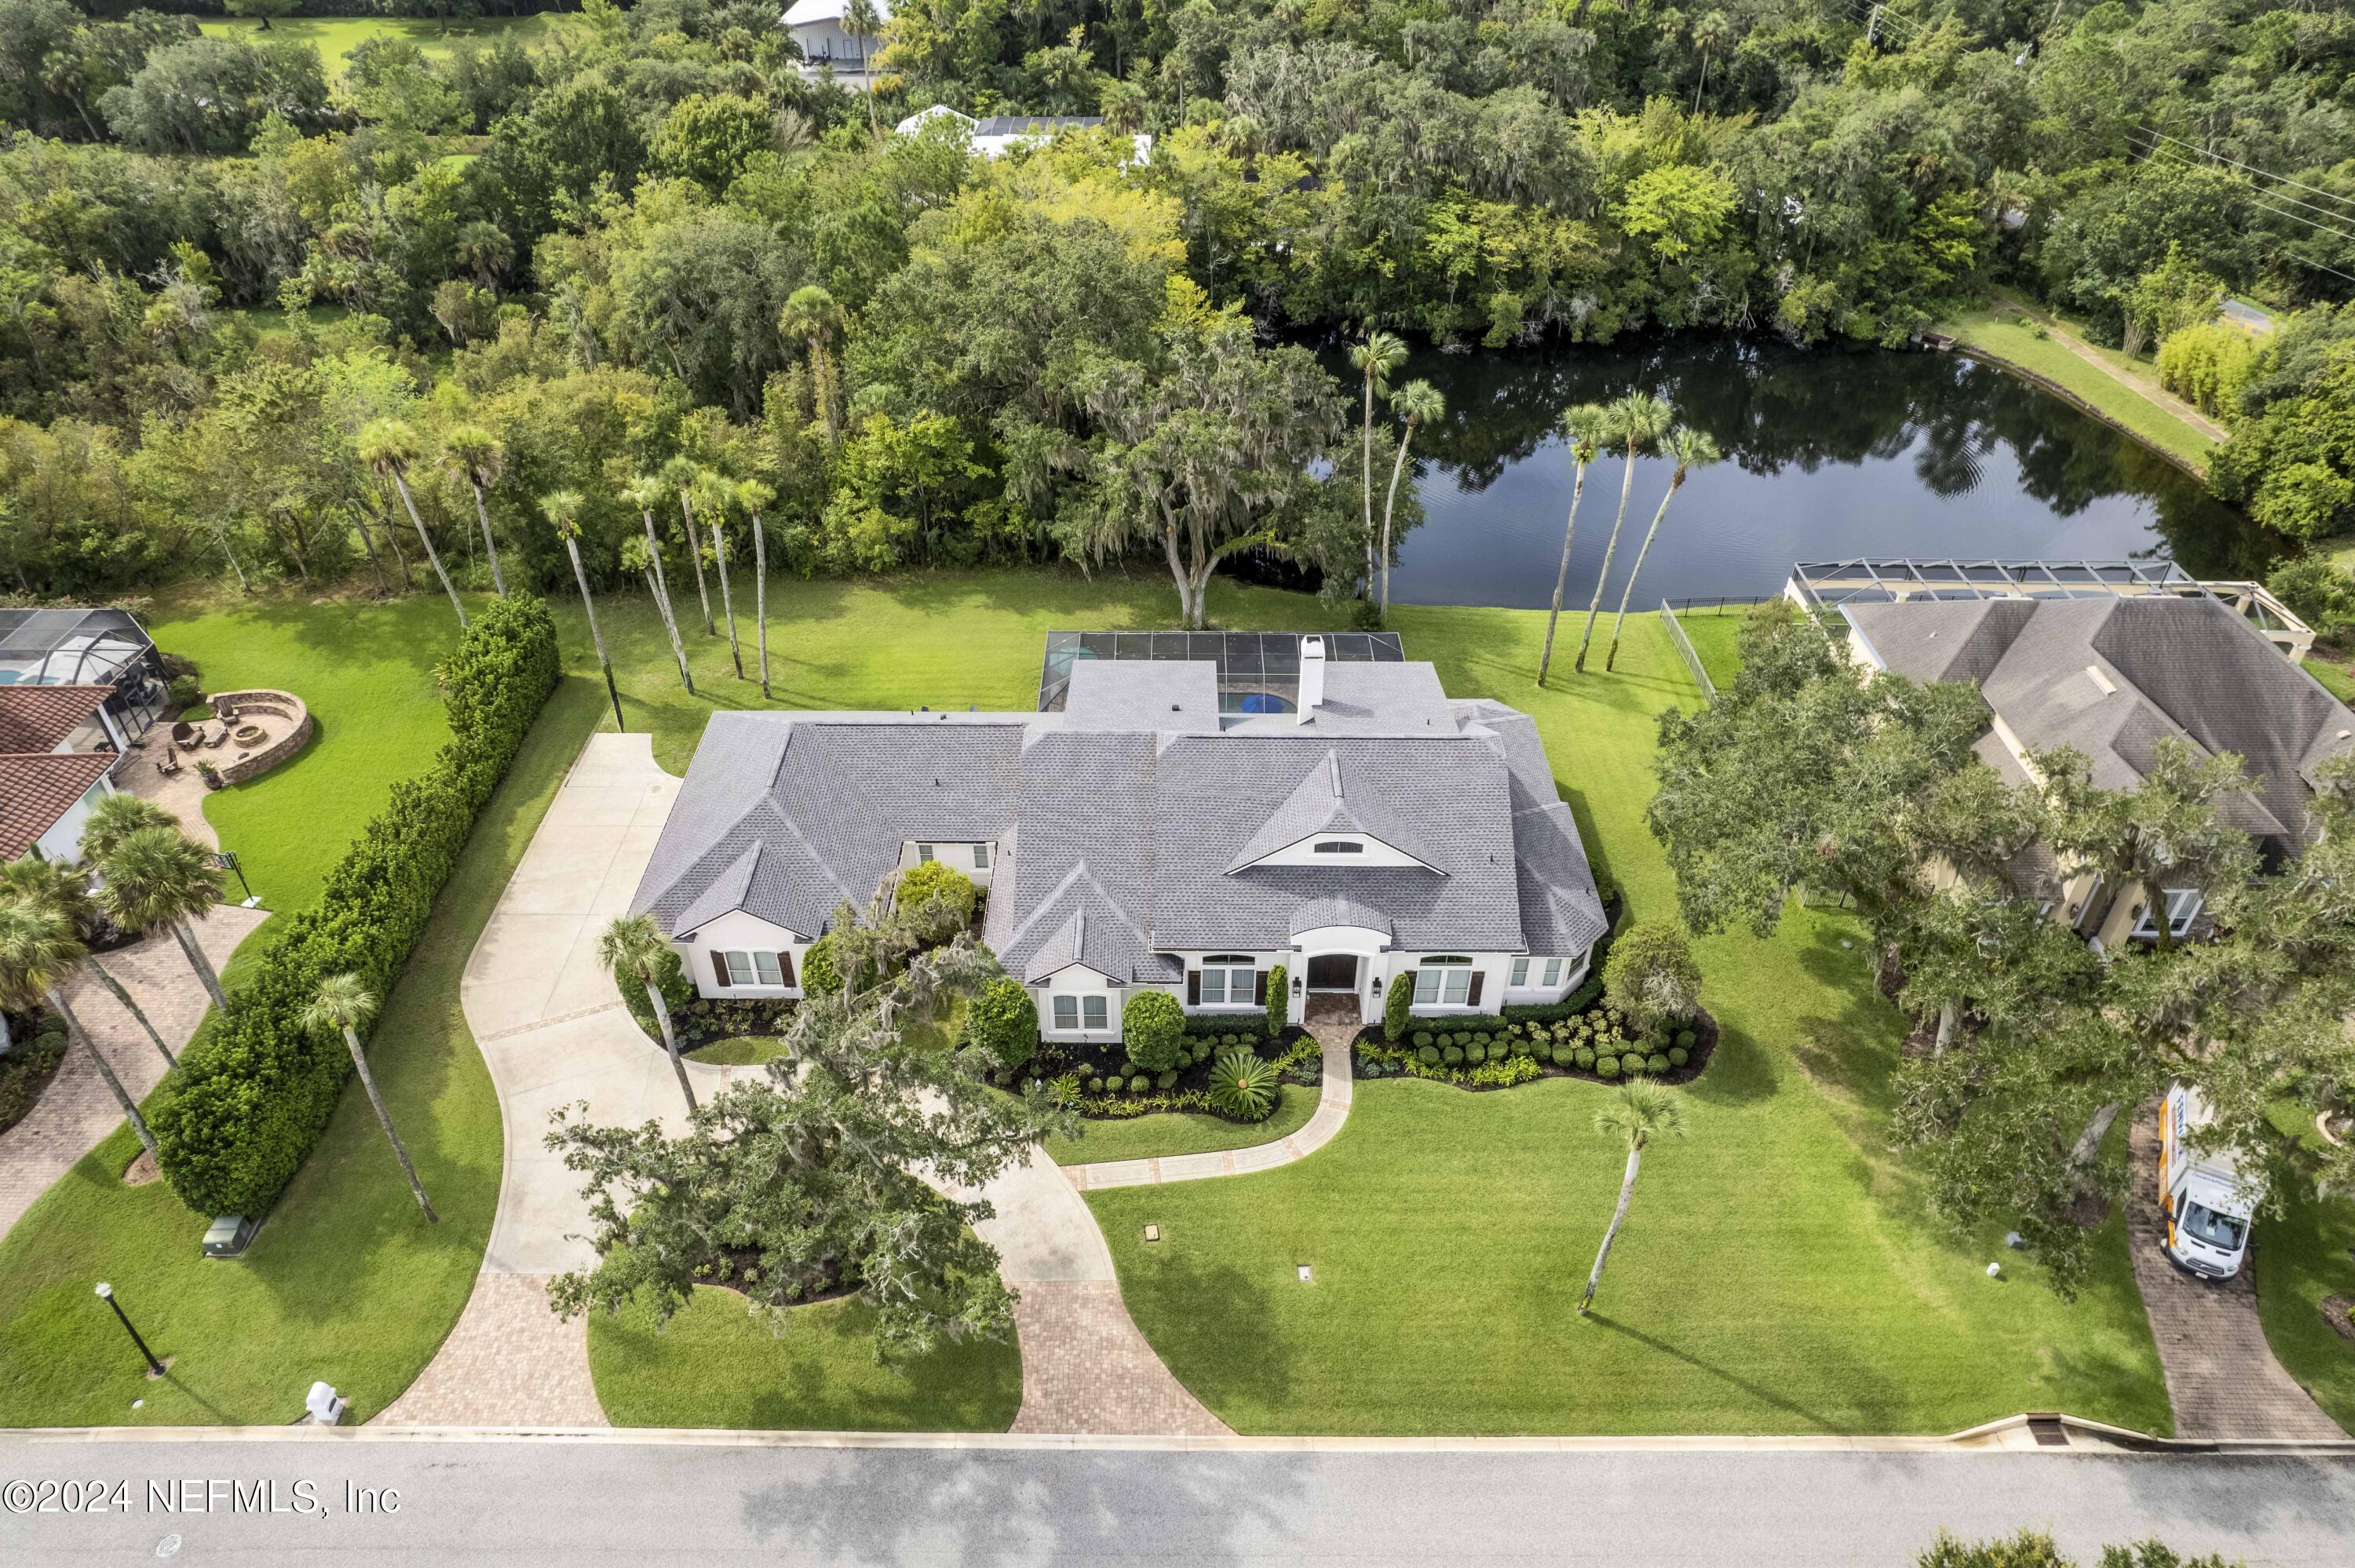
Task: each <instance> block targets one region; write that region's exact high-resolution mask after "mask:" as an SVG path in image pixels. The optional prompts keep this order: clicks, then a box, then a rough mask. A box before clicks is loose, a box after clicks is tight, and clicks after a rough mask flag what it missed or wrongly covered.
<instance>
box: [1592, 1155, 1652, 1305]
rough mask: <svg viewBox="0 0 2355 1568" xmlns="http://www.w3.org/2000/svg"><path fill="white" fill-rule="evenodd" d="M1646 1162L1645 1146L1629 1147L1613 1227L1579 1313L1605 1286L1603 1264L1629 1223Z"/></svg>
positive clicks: (1605, 1238) (1598, 1255)
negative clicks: (1631, 1202)
mask: <svg viewBox="0 0 2355 1568" xmlns="http://www.w3.org/2000/svg"><path fill="white" fill-rule="evenodd" d="M1643 1164H1644V1146H1643V1145H1642V1144H1640V1143H1634V1144H1630V1145H1628V1147H1627V1173H1626V1174H1625V1175H1624V1176H1622V1177H1621V1178H1620V1179H1619V1206H1618V1207H1617V1208H1615V1209H1614V1210H1612V1211H1611V1228H1610V1229H1609V1230H1607V1231H1604V1233H1603V1248H1602V1250H1601V1251H1599V1252H1597V1253H1596V1254H1595V1255H1594V1272H1593V1273H1592V1274H1590V1275H1588V1276H1587V1277H1586V1294H1585V1295H1583V1296H1582V1297H1580V1298H1578V1315H1579V1316H1580V1317H1582V1318H1583V1317H1585V1316H1586V1309H1587V1308H1589V1307H1592V1306H1593V1305H1594V1293H1595V1291H1597V1290H1599V1289H1601V1288H1602V1287H1603V1266H1604V1264H1606V1263H1608V1262H1610V1261H1611V1244H1612V1243H1613V1242H1614V1241H1617V1240H1618V1239H1619V1227H1620V1226H1621V1225H1623V1224H1626V1223H1627V1204H1628V1202H1629V1200H1631V1199H1633V1198H1634V1197H1635V1196H1636V1171H1639V1170H1640V1169H1642V1167H1643Z"/></svg>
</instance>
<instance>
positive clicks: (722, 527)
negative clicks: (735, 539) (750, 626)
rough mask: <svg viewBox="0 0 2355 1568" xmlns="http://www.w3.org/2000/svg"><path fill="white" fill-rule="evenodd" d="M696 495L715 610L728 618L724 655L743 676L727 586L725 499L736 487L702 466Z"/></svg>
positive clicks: (732, 495)
mask: <svg viewBox="0 0 2355 1568" xmlns="http://www.w3.org/2000/svg"><path fill="white" fill-rule="evenodd" d="M695 493H696V498H697V499H698V500H699V501H701V502H702V503H703V514H704V520H705V521H706V522H708V523H709V524H711V559H712V564H713V565H714V566H715V567H718V568H719V613H720V616H721V618H722V619H724V620H726V621H727V622H728V657H729V658H730V659H731V660H733V661H735V664H736V678H737V679H738V680H740V681H741V680H742V679H743V678H744V651H743V649H742V648H741V646H740V645H739V644H738V643H737V641H736V599H735V596H734V595H733V594H731V593H730V591H729V588H728V503H730V502H731V501H734V500H735V499H736V487H735V486H734V485H732V484H730V483H729V482H728V481H727V480H726V479H724V478H723V477H721V476H720V475H719V474H717V473H714V472H713V471H711V470H709V469H705V470H704V471H702V472H701V473H700V474H698V475H697V476H696V481H695Z"/></svg>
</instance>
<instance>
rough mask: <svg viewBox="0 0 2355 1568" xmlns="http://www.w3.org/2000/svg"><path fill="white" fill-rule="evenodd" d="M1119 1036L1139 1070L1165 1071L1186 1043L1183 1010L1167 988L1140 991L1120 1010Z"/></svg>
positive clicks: (1172, 1064)
mask: <svg viewBox="0 0 2355 1568" xmlns="http://www.w3.org/2000/svg"><path fill="white" fill-rule="evenodd" d="M1120 1039H1121V1044H1124V1045H1126V1046H1127V1047H1128V1056H1129V1060H1130V1061H1132V1062H1134V1063H1135V1064H1136V1065H1137V1066H1138V1067H1139V1068H1140V1069H1142V1070H1143V1071H1145V1072H1147V1073H1166V1072H1167V1071H1168V1070H1169V1069H1170V1068H1172V1067H1175V1066H1176V1065H1177V1051H1178V1047H1180V1046H1181V1045H1183V1044H1185V1043H1186V1010H1185V1009H1184V1008H1182V1007H1180V1006H1178V1005H1177V998H1176V997H1174V996H1171V995H1170V994H1169V993H1168V992H1167V991H1138V992H1137V993H1136V994H1135V995H1134V996H1132V997H1130V998H1129V999H1128V1003H1127V1005H1126V1006H1124V1007H1123V1008H1122V1009H1121V1010H1120Z"/></svg>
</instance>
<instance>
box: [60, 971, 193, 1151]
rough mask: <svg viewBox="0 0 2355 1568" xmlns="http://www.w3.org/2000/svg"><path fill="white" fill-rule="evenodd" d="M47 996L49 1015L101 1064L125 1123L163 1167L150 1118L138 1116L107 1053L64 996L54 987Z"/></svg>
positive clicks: (134, 1105) (100, 1067) (136, 1104)
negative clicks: (150, 1125)
mask: <svg viewBox="0 0 2355 1568" xmlns="http://www.w3.org/2000/svg"><path fill="white" fill-rule="evenodd" d="M44 994H46V995H47V996H48V1002H49V1011H50V1012H54V1013H56V1014H57V1015H58V1016H59V1018H62V1019H64V1020H65V1021H66V1033H69V1034H70V1035H72V1036H73V1037H74V1038H75V1039H77V1040H79V1041H80V1042H81V1048H82V1049H83V1050H85V1051H87V1052H89V1053H90V1059H91V1061H93V1062H95V1063H97V1064H98V1075H99V1076H100V1077H101V1078H104V1079H105V1080H106V1086H107V1087H108V1088H110V1089H112V1090H113V1091H114V1103H115V1104H116V1105H119V1106H121V1107H123V1120H125V1121H127V1122H129V1123H130V1124H131V1130H132V1131H133V1132H135V1133H137V1134H138V1135H139V1141H140V1142H141V1143H144V1144H145V1145H146V1146H147V1153H148V1155H149V1156H150V1157H151V1158H152V1159H154V1160H155V1162H156V1164H157V1165H159V1166H160V1165H161V1164H162V1163H163V1162H164V1154H163V1151H162V1150H159V1149H157V1148H156V1147H155V1134H154V1133H153V1132H151V1131H149V1130H148V1128H147V1118H145V1117H144V1116H141V1115H140V1114H139V1104H138V1102H137V1101H135V1100H133V1098H132V1097H131V1091H130V1090H128V1089H126V1088H124V1087H123V1080H122V1079H121V1078H118V1077H116V1076H115V1075H114V1064H113V1063H112V1062H110V1061H108V1060H107V1059H106V1053H105V1052H103V1051H101V1050H100V1049H99V1048H98V1042H97V1041H95V1040H92V1039H91V1037H90V1031H89V1030H87V1029H84V1028H83V1027H82V1026H81V1020H80V1019H79V1018H76V1017H75V1016H74V1010H73V1009H72V1008H71V1007H70V1006H69V1005H68V1004H67V1002H66V999H65V995H64V993H63V992H61V991H59V990H58V988H57V987H56V986H51V987H49V988H48V991H47V992H45V993H44Z"/></svg>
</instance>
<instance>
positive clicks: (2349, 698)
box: [2306, 649, 2355, 703]
mask: <svg viewBox="0 0 2355 1568" xmlns="http://www.w3.org/2000/svg"><path fill="white" fill-rule="evenodd" d="M2306 672H2307V674H2309V675H2312V676H2313V677H2314V678H2315V679H2316V680H2318V681H2319V682H2321V683H2322V685H2323V689H2324V690H2326V691H2328V693H2329V694H2331V695H2332V696H2334V697H2337V698H2338V699H2339V701H2340V702H2342V703H2355V668H2350V666H2348V665H2347V664H2344V663H2342V662H2339V660H2338V659H2337V658H2335V657H2333V656H2331V655H2330V654H2328V653H2325V652H2322V651H2321V650H2319V649H2317V650H2315V651H2314V652H2310V653H2308V654H2307V656H2306Z"/></svg>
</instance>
